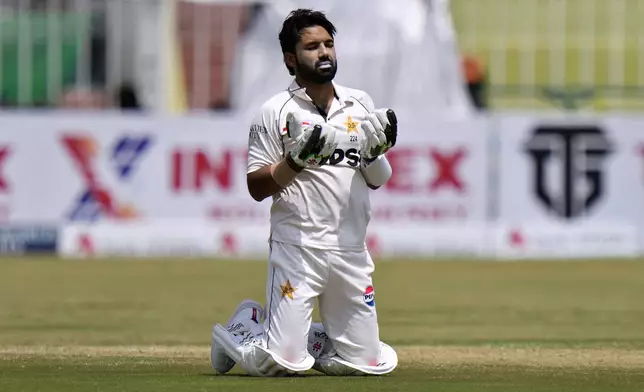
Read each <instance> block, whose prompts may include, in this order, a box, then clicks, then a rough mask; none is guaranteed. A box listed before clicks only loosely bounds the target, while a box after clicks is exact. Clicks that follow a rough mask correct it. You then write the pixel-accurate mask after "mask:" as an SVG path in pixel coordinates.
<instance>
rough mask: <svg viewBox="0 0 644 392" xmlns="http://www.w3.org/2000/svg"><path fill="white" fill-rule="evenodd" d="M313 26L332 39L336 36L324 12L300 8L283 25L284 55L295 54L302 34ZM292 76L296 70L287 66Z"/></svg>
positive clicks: (281, 44)
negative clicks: (325, 32)
mask: <svg viewBox="0 0 644 392" xmlns="http://www.w3.org/2000/svg"><path fill="white" fill-rule="evenodd" d="M313 26H320V27H322V28H323V29H324V30H326V31H327V32H328V33H329V35H330V36H331V37H333V36H335V32H336V29H335V26H334V25H333V23H331V22H330V21H329V20H328V19H327V18H326V15H324V13H323V12H320V11H313V10H311V9H308V8H298V9H296V10H293V11H291V13H290V14H289V15H288V17H287V18H286V19H285V20H284V23H283V24H282V30H281V31H280V34H279V40H280V46H281V47H282V53H295V45H296V44H297V43H298V41H299V40H300V32H301V31H302V30H303V29H305V28H307V27H313ZM286 68H288V72H289V74H291V75H295V72H294V70H293V69H292V68H291V67H289V66H288V65H287V66H286Z"/></svg>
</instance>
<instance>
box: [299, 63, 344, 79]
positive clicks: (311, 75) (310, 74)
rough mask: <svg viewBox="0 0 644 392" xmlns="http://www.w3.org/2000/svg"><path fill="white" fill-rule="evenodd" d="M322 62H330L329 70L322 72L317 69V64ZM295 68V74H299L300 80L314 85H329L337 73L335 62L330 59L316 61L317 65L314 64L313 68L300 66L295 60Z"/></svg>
mask: <svg viewBox="0 0 644 392" xmlns="http://www.w3.org/2000/svg"><path fill="white" fill-rule="evenodd" d="M323 61H330V62H331V68H329V69H324V70H322V69H320V68H318V64H320V63H321V62H323ZM295 66H296V69H297V73H298V74H299V76H300V78H302V80H305V81H307V82H311V83H315V84H325V83H329V82H330V81H332V80H333V78H335V73H336V72H337V71H338V64H337V62H336V61H335V60H331V59H326V60H320V61H318V62H317V63H315V68H311V67H307V66H305V65H302V64H301V63H300V62H299V61H298V60H296V64H295Z"/></svg>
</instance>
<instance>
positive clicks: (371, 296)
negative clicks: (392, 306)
mask: <svg viewBox="0 0 644 392" xmlns="http://www.w3.org/2000/svg"><path fill="white" fill-rule="evenodd" d="M364 303H366V304H367V305H369V306H374V305H375V304H376V292H375V291H374V289H373V286H369V287H367V289H366V290H365V291H364Z"/></svg>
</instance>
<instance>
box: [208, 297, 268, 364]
mask: <svg viewBox="0 0 644 392" xmlns="http://www.w3.org/2000/svg"><path fill="white" fill-rule="evenodd" d="M263 319H264V309H263V308H262V306H261V305H260V304H259V303H258V302H256V301H252V300H244V301H242V302H241V303H240V304H239V305H237V308H236V309H235V311H234V312H233V315H232V316H231V317H230V319H229V320H228V324H227V325H226V329H227V331H228V333H230V335H231V336H232V338H233V340H234V341H236V342H237V343H240V344H241V343H247V342H250V341H253V340H255V335H256V334H259V335H261V333H262V332H263V326H262V322H263ZM215 327H216V325H215V326H213V329H212V333H213V337H212V345H211V347H210V362H211V363H212V367H213V368H214V369H215V371H217V373H220V374H224V373H228V372H229V371H230V370H231V369H232V368H233V367H234V366H235V361H234V360H233V359H232V358H230V356H229V355H228V354H226V350H225V349H224V348H223V347H222V346H221V345H220V344H219V343H217V342H216V340H215V338H214V335H215Z"/></svg>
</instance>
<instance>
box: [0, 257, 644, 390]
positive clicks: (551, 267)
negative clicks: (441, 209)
mask: <svg viewBox="0 0 644 392" xmlns="http://www.w3.org/2000/svg"><path fill="white" fill-rule="evenodd" d="M0 271H1V272H0V390H2V391H61V392H62V391H66V392H67V391H88V390H92V391H124V390H128V391H129V390H132V391H155V392H157V391H240V392H243V391H257V390H258V389H259V390H273V389H275V390H283V389H289V390H303V389H306V390H307V391H311V392H312V391H329V390H345V391H350V392H352V391H374V390H376V391H455V392H456V391H458V392H469V391H495V392H504V391H507V392H510V391H512V392H517V391H579V392H582V391H583V392H588V391H611V392H612V391H641V390H642V385H644V328H642V325H644V305H643V302H642V298H644V284H643V283H644V262H642V261H641V260H633V261H623V260H601V261H569V262H566V261H556V262H554V261H543V262H486V261H437V260H432V261H424V262H423V261H402V260H400V261H395V262H392V261H380V262H377V267H376V273H375V275H374V280H375V287H376V304H377V307H378V312H379V320H380V328H381V336H382V339H383V340H385V341H387V342H388V343H390V344H391V345H392V346H393V347H394V348H396V350H397V351H398V353H399V357H400V365H399V367H398V369H397V370H396V371H395V372H394V373H393V374H390V375H388V376H385V377H380V378H372V377H353V378H351V377H350V378H332V377H326V376H320V375H318V374H316V373H315V372H310V373H307V374H306V375H305V376H303V377H297V378H287V379H256V378H251V377H245V376H242V375H240V373H239V372H238V371H237V370H235V371H233V374H231V375H225V376H218V375H215V374H214V372H213V370H212V369H211V368H210V364H209V355H208V353H209V344H210V328H211V325H212V324H213V323H214V322H216V321H224V320H226V319H227V318H228V316H229V314H230V312H231V311H232V310H233V309H234V307H235V306H236V304H237V303H238V302H239V301H241V300H242V299H245V298H249V297H250V298H256V299H259V300H260V301H262V300H263V295H264V294H263V293H264V278H265V275H266V265H265V263H262V262H250V261H249V262H241V261H227V260H178V259H167V260H156V261H151V260H115V259H107V260H76V261H64V260H58V259H53V258H52V259H48V258H45V259H38V258H19V259H3V260H0Z"/></svg>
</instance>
